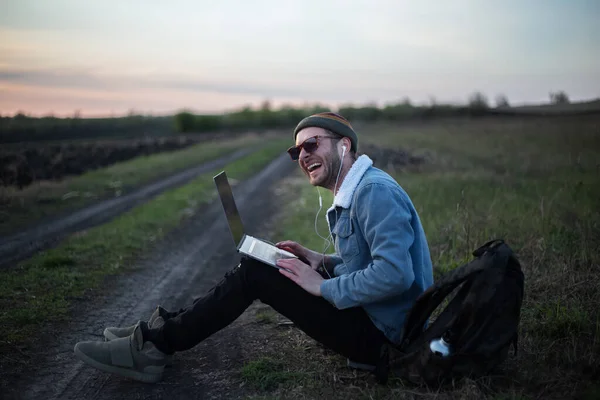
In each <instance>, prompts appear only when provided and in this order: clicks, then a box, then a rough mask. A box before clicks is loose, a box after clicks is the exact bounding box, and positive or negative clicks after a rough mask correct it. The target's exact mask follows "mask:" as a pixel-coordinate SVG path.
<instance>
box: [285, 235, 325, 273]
mask: <svg viewBox="0 0 600 400" xmlns="http://www.w3.org/2000/svg"><path fill="white" fill-rule="evenodd" d="M275 246H277V247H279V248H280V249H283V250H286V251H289V252H290V253H292V254H293V255H295V256H297V257H298V258H299V259H300V260H301V261H302V262H304V263H305V264H308V265H310V267H311V268H312V269H313V270H315V271H316V270H317V269H318V268H319V267H321V266H322V265H323V255H322V254H319V253H317V252H316V251H312V250H309V249H307V248H306V247H304V246H302V245H301V244H299V243H296V242H294V241H291V240H285V241H283V242H279V243H276V244H275Z"/></svg>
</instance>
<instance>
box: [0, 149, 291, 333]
mask: <svg viewBox="0 0 600 400" xmlns="http://www.w3.org/2000/svg"><path fill="white" fill-rule="evenodd" d="M288 143H289V140H285V139H278V140H273V141H271V142H269V144H268V145H265V146H264V147H263V148H262V149H261V150H259V151H257V152H256V153H253V154H251V155H249V156H246V157H244V158H242V159H239V160H237V161H234V162H232V163H230V164H228V165H227V166H226V169H227V173H228V176H229V177H230V178H231V179H243V178H245V177H248V176H249V175H251V174H253V173H255V172H257V171H258V170H259V169H260V168H262V167H263V166H265V165H266V164H267V163H268V162H270V161H271V160H272V159H273V158H274V157H275V156H276V155H277V154H280V153H281V152H282V151H283V150H284V149H285V146H286V145H287V144H288ZM218 172H219V171H217V170H215V171H211V172H209V173H206V174H203V175H202V176H200V177H198V178H197V179H195V180H194V181H193V182H191V183H189V184H187V185H185V186H183V187H180V188H177V189H173V190H169V191H167V192H164V193H162V194H161V195H159V196H157V197H156V198H154V199H153V200H151V201H149V202H148V203H146V204H144V205H141V206H139V207H136V208H134V209H133V210H131V211H129V212H127V213H125V214H124V215H122V216H120V217H118V218H116V219H115V220H113V221H111V222H109V223H107V224H105V225H101V226H98V227H95V228H93V229H90V230H88V231H84V232H81V233H79V234H77V235H74V236H72V237H70V238H69V239H67V240H65V241H64V242H63V243H62V244H61V245H60V246H59V247H57V248H55V249H52V250H48V251H46V252H43V253H40V254H38V255H36V256H35V257H33V258H31V259H30V260H27V261H25V262H23V263H21V264H20V265H19V266H17V267H16V268H12V269H8V270H3V271H0V308H1V310H0V326H2V327H3V331H4V334H3V341H6V342H9V343H11V344H19V343H24V342H26V339H27V338H28V337H29V335H30V334H31V333H32V332H35V331H36V329H37V328H38V327H40V326H42V325H43V324H45V323H47V322H52V321H57V320H61V319H62V318H65V317H66V316H67V315H68V313H69V310H70V306H71V304H72V301H73V299H76V298H80V297H82V296H85V295H86V293H87V292H88V291H89V290H90V289H94V288H96V287H98V285H100V284H101V283H102V282H103V280H104V278H105V277H106V276H108V275H114V274H119V273H122V272H124V271H128V270H130V268H131V265H133V264H134V261H135V256H136V255H138V254H140V253H141V252H142V251H143V250H144V249H146V248H148V247H149V246H150V245H151V244H152V243H153V242H155V241H157V240H160V239H161V238H162V237H163V236H164V235H165V234H166V233H168V232H169V230H171V229H172V228H174V227H176V226H177V225H179V224H180V223H181V222H182V220H184V219H185V218H187V217H188V216H189V215H191V214H193V213H195V212H196V211H197V210H198V209H199V207H200V205H201V204H204V203H206V202H208V201H210V200H211V199H213V198H214V197H215V195H216V191H215V189H214V184H213V182H212V177H213V176H214V175H215V174H216V173H218Z"/></svg>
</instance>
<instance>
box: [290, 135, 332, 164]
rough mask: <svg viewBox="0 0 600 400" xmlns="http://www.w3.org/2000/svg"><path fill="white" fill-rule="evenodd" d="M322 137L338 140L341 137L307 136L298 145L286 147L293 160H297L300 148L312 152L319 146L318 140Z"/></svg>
mask: <svg viewBox="0 0 600 400" xmlns="http://www.w3.org/2000/svg"><path fill="white" fill-rule="evenodd" d="M322 139H334V140H340V139H341V137H335V136H313V137H309V138H308V139H306V140H305V141H304V142H302V143H300V144H299V145H298V146H292V147H290V148H289V149H287V152H288V154H289V155H290V157H291V158H292V160H293V161H298V159H299V158H300V152H301V151H302V149H304V150H305V151H306V152H307V153H312V152H314V151H315V150H317V149H318V148H319V142H320V141H321V140H322Z"/></svg>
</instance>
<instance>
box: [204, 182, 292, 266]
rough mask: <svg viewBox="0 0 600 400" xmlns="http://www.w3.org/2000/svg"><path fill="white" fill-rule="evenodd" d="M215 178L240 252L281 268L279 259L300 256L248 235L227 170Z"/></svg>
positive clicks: (232, 234) (228, 222)
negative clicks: (278, 262) (234, 197)
mask: <svg viewBox="0 0 600 400" xmlns="http://www.w3.org/2000/svg"><path fill="white" fill-rule="evenodd" d="M213 180H214V181H215V185H217V191H218V192H219V197H220V198H221V203H222V204H223V210H224V211H225V216H226V217H227V224H228V225H229V230H230V232H231V236H233V241H234V242H235V245H236V247H237V251H238V252H239V253H241V254H244V255H247V256H248V257H251V258H254V259H255V260H258V261H262V262H263V263H265V264H268V265H271V266H273V267H275V268H280V269H281V267H279V266H277V264H276V262H277V260H279V259H282V258H298V257H296V256H295V255H294V254H292V253H290V252H288V251H285V250H282V249H280V248H277V247H276V246H275V245H273V244H271V243H269V242H267V241H265V240H262V239H258V238H256V237H253V236H250V235H247V234H246V233H245V231H244V225H243V224H242V219H241V217H240V214H239V212H238V209H237V206H236V204H235V200H234V199H233V192H232V191H231V186H230V185H229V181H228V179H227V174H225V171H222V172H220V173H219V174H217V175H215V177H214V178H213Z"/></svg>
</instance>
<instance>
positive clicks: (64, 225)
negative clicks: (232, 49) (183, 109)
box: [0, 149, 253, 268]
mask: <svg viewBox="0 0 600 400" xmlns="http://www.w3.org/2000/svg"><path fill="white" fill-rule="evenodd" d="M252 151H253V149H242V150H239V151H236V152H234V153H232V154H229V155H226V156H224V157H220V158H218V159H216V160H212V161H209V162H206V163H203V164H201V165H198V166H196V167H193V168H190V169H187V170H185V171H182V172H179V173H177V174H175V175H172V176H170V177H168V178H165V179H161V180H160V181H157V182H154V183H152V184H150V185H147V186H144V187H142V188H140V189H137V190H135V191H133V192H132V193H129V194H126V195H123V196H120V197H116V198H113V199H109V200H105V201H102V202H100V203H97V204H93V205H91V206H88V207H85V208H83V209H81V210H78V211H75V212H69V214H66V215H63V216H61V217H58V218H55V219H52V220H50V221H47V222H43V223H41V224H39V225H37V226H35V227H33V228H30V229H27V230H25V231H23V232H20V233H17V234H15V235H11V236H8V237H3V238H0V268H2V267H6V266H9V265H11V264H14V263H16V262H18V261H21V260H23V259H25V258H27V257H30V256H31V255H33V254H34V253H36V252H38V251H40V250H44V249H47V248H50V247H53V246H56V245H57V244H58V243H59V242H60V241H61V240H62V239H63V238H64V237H66V236H67V235H70V234H73V233H75V232H78V231H81V230H84V229H88V228H91V227H93V226H97V225H100V224H103V223H106V222H108V221H110V220H111V219H113V218H115V217H116V216H118V215H120V214H122V213H124V212H126V211H127V210H130V209H131V208H133V207H135V206H138V205H140V204H143V203H145V202H147V201H149V200H150V199H152V198H153V197H154V196H157V195H158V194H160V193H162V192H164V191H166V190H168V189H171V188H174V187H177V186H181V185H184V184H185V183H187V182H189V181H191V180H192V179H194V178H196V177H197V176H198V175H200V174H203V173H206V172H209V171H211V170H213V169H215V168H220V167H223V166H224V165H226V164H227V163H230V162H232V161H234V160H237V159H239V158H242V157H244V156H246V155H248V154H249V153H251V152H252Z"/></svg>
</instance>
